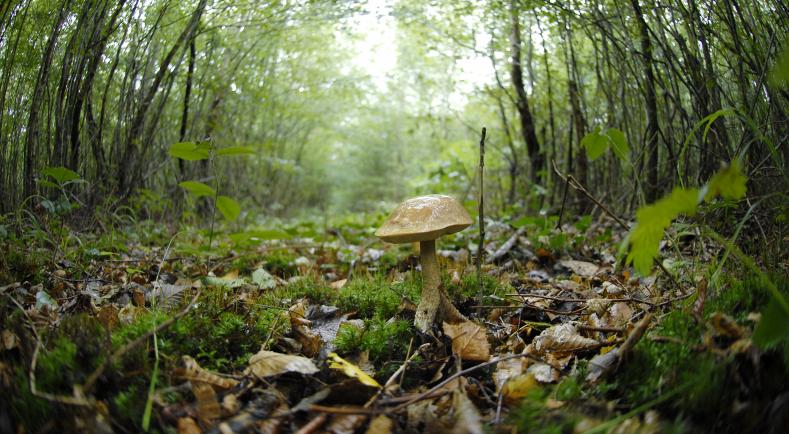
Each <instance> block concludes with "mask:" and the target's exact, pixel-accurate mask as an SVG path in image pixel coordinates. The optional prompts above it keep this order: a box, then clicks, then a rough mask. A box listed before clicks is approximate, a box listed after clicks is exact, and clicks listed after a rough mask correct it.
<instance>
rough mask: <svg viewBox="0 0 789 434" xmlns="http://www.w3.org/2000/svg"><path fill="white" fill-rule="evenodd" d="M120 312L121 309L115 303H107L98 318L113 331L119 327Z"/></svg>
mask: <svg viewBox="0 0 789 434" xmlns="http://www.w3.org/2000/svg"><path fill="white" fill-rule="evenodd" d="M119 312H120V311H119V309H118V308H117V307H115V305H113V304H105V305H104V306H102V308H101V309H100V310H99V313H98V315H96V318H97V319H98V320H99V322H100V323H101V324H102V325H103V326H104V328H105V329H107V330H109V331H113V330H114V329H115V327H117V325H118V322H119V319H118V313H119Z"/></svg>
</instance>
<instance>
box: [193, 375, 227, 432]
mask: <svg viewBox="0 0 789 434" xmlns="http://www.w3.org/2000/svg"><path fill="white" fill-rule="evenodd" d="M192 393H193V394H194V396H195V398H197V417H199V418H200V421H201V422H203V423H204V424H206V425H210V424H212V423H213V421H214V420H216V419H217V418H219V415H220V414H221V407H219V402H218V401H217V398H216V392H214V388H213V387H211V385H210V384H206V383H203V382H200V381H192Z"/></svg>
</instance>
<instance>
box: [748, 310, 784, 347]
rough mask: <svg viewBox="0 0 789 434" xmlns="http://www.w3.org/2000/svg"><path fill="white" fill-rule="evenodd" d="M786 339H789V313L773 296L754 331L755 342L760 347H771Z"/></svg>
mask: <svg viewBox="0 0 789 434" xmlns="http://www.w3.org/2000/svg"><path fill="white" fill-rule="evenodd" d="M784 339H789V313H787V312H786V310H784V309H783V307H781V303H779V302H778V300H777V299H776V298H775V297H772V298H770V302H769V303H767V307H766V308H765V309H764V311H763V312H762V318H761V319H760V320H759V324H758V325H757V326H756V330H754V332H753V342H754V343H755V344H756V345H757V346H759V348H762V349H770V348H773V347H775V346H776V345H777V344H779V343H780V342H781V341H782V340H784Z"/></svg>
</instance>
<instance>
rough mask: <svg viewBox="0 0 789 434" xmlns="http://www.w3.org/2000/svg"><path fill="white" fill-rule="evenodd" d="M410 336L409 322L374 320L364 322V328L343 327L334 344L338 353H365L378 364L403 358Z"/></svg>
mask: <svg viewBox="0 0 789 434" xmlns="http://www.w3.org/2000/svg"><path fill="white" fill-rule="evenodd" d="M412 336H413V325H412V324H411V323H410V322H409V321H405V320H395V321H384V320H382V319H380V318H376V319H372V320H368V321H365V326H364V328H359V327H356V326H354V325H343V326H342V327H340V330H339V331H338V332H337V338H336V339H335V341H334V344H335V345H336V347H337V351H339V352H340V353H346V354H347V353H354V352H358V351H367V352H368V353H369V356H370V360H372V361H373V362H380V361H383V360H390V359H394V360H398V359H402V358H403V357H405V352H406V351H407V349H408V342H409V340H410V338H411V337H412Z"/></svg>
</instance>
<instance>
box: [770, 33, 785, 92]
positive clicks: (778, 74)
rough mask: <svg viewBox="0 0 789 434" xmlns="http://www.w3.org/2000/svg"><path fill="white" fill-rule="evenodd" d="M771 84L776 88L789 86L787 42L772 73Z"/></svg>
mask: <svg viewBox="0 0 789 434" xmlns="http://www.w3.org/2000/svg"><path fill="white" fill-rule="evenodd" d="M770 84H772V85H773V86H775V87H787V86H789V41H785V43H784V49H783V51H781V54H780V55H779V56H778V60H777V61H776V62H775V65H774V66H773V69H772V71H770Z"/></svg>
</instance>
